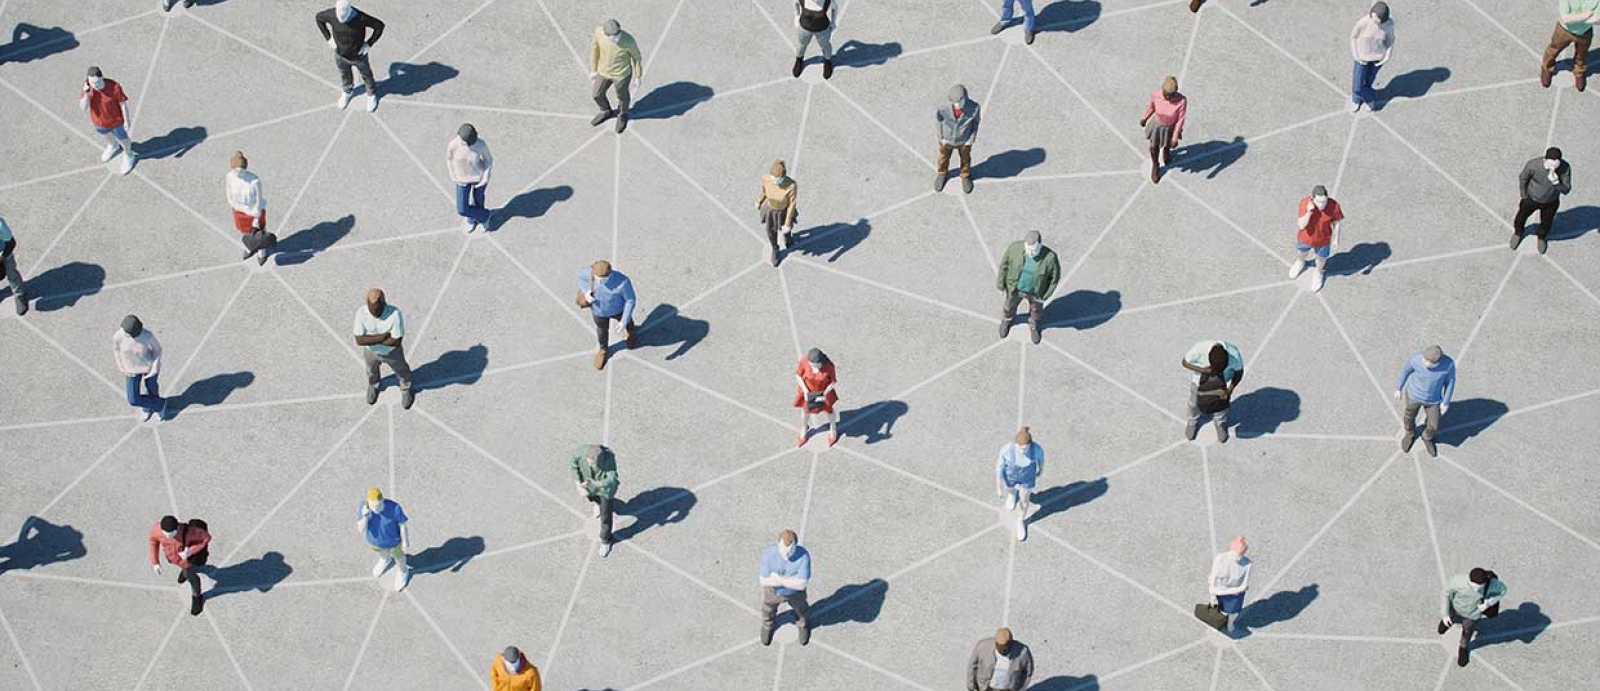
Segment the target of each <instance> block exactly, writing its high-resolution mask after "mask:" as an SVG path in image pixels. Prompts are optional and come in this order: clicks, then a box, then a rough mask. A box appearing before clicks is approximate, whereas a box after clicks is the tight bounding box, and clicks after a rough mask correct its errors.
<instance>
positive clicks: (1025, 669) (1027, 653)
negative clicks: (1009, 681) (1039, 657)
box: [1017, 648, 1033, 689]
mask: <svg viewBox="0 0 1600 691" xmlns="http://www.w3.org/2000/svg"><path fill="white" fill-rule="evenodd" d="M1017 664H1018V665H1019V666H1020V667H1021V669H1020V670H1018V672H1019V673H1020V674H1022V683H1021V684H1018V685H1017V688H1019V689H1025V688H1028V685H1029V684H1031V683H1033V651H1032V650H1029V649H1027V648H1023V649H1022V654H1021V655H1018V656H1017Z"/></svg>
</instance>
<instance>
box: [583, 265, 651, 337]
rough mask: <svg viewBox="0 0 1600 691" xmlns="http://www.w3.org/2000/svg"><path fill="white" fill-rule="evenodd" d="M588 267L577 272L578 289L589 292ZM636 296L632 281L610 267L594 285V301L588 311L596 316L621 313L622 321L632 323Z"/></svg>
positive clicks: (609, 315) (636, 300)
mask: <svg viewBox="0 0 1600 691" xmlns="http://www.w3.org/2000/svg"><path fill="white" fill-rule="evenodd" d="M589 278H590V269H589V268H588V267H584V268H583V270H581V271H579V272H578V290H581V291H583V292H585V293H587V292H589ZM638 301H639V300H638V297H637V296H635V295H634V294H633V281H631V280H629V279H628V277H627V275H625V274H623V273H622V272H621V271H617V270H616V269H612V270H611V273H609V274H606V277H605V278H602V279H600V285H598V286H595V287H594V301H593V303H591V304H590V305H589V311H591V312H593V313H594V316H596V317H615V316H618V315H621V317H622V323H624V324H631V323H633V306H634V304H635V303H637V302H638Z"/></svg>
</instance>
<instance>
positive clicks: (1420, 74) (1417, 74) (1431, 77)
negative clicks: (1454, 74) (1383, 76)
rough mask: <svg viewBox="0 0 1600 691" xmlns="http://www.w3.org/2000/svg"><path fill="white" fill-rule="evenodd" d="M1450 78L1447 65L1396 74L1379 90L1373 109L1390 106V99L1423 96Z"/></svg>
mask: <svg viewBox="0 0 1600 691" xmlns="http://www.w3.org/2000/svg"><path fill="white" fill-rule="evenodd" d="M1448 79H1450V69H1449V68H1447V67H1430V68H1428V69H1425V70H1412V71H1410V72H1407V73H1405V74H1401V75H1396V76H1395V78H1394V79H1390V80H1389V83H1388V84H1384V85H1383V88H1382V89H1380V90H1379V91H1378V102H1377V103H1374V104H1373V105H1374V106H1375V107H1374V108H1373V110H1383V109H1384V108H1386V107H1388V106H1389V102H1390V101H1393V100H1395V99H1397V98H1421V97H1422V96H1423V95H1424V94H1427V93H1428V91H1429V90H1430V89H1432V88H1433V87H1434V85H1436V84H1442V83H1444V82H1445V81H1446V80H1448Z"/></svg>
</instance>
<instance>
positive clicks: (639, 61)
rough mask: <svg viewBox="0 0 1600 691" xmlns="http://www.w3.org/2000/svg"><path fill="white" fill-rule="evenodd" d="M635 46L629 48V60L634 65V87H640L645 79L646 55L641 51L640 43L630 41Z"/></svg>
mask: <svg viewBox="0 0 1600 691" xmlns="http://www.w3.org/2000/svg"><path fill="white" fill-rule="evenodd" d="M630 43H632V44H633V45H631V46H629V47H628V59H629V60H630V61H631V62H632V63H633V85H634V86H636V87H637V86H639V82H640V81H641V80H643V79H644V53H642V52H640V51H639V42H638V41H630Z"/></svg>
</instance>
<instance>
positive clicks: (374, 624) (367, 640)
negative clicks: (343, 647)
mask: <svg viewBox="0 0 1600 691" xmlns="http://www.w3.org/2000/svg"><path fill="white" fill-rule="evenodd" d="M362 580H366V579H362ZM391 594H393V591H390V590H389V589H388V588H384V589H383V598H382V599H380V600H378V608H377V609H376V610H374V611H373V612H372V621H370V622H367V633H366V635H363V636H362V637H361V647H359V648H356V656H355V659H353V660H351V661H350V674H349V675H348V676H346V677H345V678H344V691H350V688H351V687H353V686H355V683H356V672H359V671H361V660H362V659H363V658H365V657H366V656H367V646H368V645H371V644H372V634H373V632H375V631H377V630H378V620H379V619H381V618H383V608H384V607H385V606H387V605H388V604H389V596H390V595H391Z"/></svg>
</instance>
